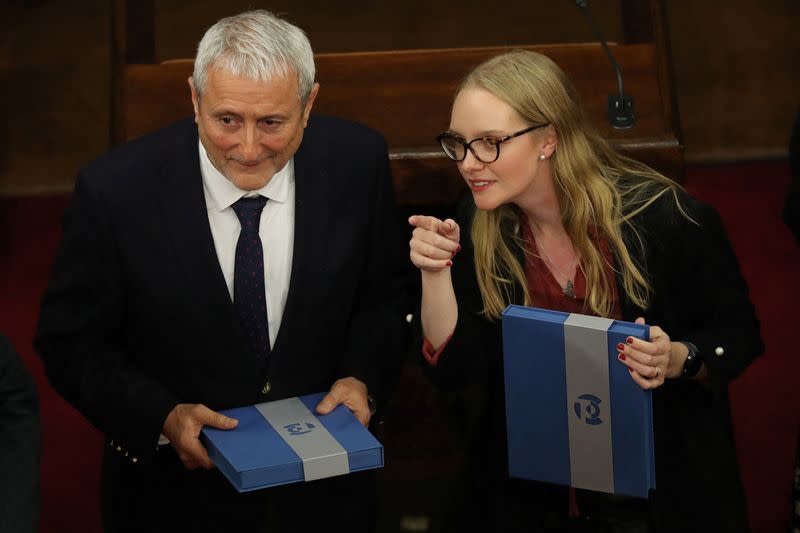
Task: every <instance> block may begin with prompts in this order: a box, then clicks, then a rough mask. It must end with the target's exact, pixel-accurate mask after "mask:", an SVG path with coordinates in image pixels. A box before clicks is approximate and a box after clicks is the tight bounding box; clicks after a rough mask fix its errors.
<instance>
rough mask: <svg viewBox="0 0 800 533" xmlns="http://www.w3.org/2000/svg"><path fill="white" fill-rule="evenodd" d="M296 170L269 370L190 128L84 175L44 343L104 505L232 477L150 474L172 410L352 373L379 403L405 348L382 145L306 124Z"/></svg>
mask: <svg viewBox="0 0 800 533" xmlns="http://www.w3.org/2000/svg"><path fill="white" fill-rule="evenodd" d="M294 171H295V182H296V205H295V235H294V255H293V260H292V271H291V281H290V286H289V293H288V297H287V302H286V307H285V310H284V314H283V319H282V324H281V327H280V331H279V334H278V336H277V339H276V341H275V343H274V346H273V348H272V354H271V356H270V357H269V360H268V362H265V361H264V360H262V359H259V358H257V357H256V356H255V355H253V354H252V353H250V352H249V349H248V345H247V342H246V340H245V336H244V331H243V329H242V328H241V326H240V324H239V322H238V319H237V316H236V314H235V311H234V307H233V304H232V302H231V299H230V296H229V293H228V289H227V286H226V284H225V280H224V278H223V275H222V271H221V269H220V266H219V262H218V259H217V256H216V252H215V248H214V242H213V240H212V235H211V231H210V227H209V221H208V216H207V212H206V205H205V200H204V195H203V183H202V178H201V174H200V165H199V155H198V135H197V128H196V126H195V124H194V122H193V121H191V120H186V121H183V122H180V123H178V124H176V125H174V126H171V127H168V128H166V129H163V130H160V131H158V132H156V133H153V134H151V135H148V136H145V137H143V138H141V139H138V140H136V141H133V142H131V143H128V144H126V145H123V146H122V147H120V148H118V149H116V150H114V151H112V152H111V153H110V154H108V155H106V156H104V157H102V158H101V159H99V160H97V161H95V162H94V163H92V164H90V165H88V166H87V167H85V168H84V169H82V171H81V172H80V174H79V176H78V179H77V183H76V187H75V194H74V197H73V199H72V202H71V204H70V206H69V207H68V209H67V211H66V213H65V215H64V219H63V237H62V242H61V245H60V247H59V250H58V253H57V256H56V260H55V265H54V268H53V275H52V279H51V282H50V286H49V288H48V290H47V292H46V294H45V296H44V299H43V302H42V310H41V317H40V321H39V328H38V332H37V336H36V340H35V345H36V347H37V349H38V351H39V352H40V354H41V356H42V358H43V359H44V362H45V366H46V371H47V375H48V377H49V379H50V381H51V382H52V384H53V386H54V387H55V388H56V389H57V390H58V391H59V392H60V393H61V394H62V395H63V396H64V397H65V398H66V399H67V400H68V401H69V402H71V403H72V404H73V405H75V406H76V407H77V408H78V409H79V410H80V411H81V412H82V413H83V414H84V415H85V416H86V417H87V418H88V419H89V420H90V421H91V422H92V423H93V424H94V425H95V426H96V427H98V428H99V429H100V430H101V431H102V432H103V433H105V436H106V440H107V444H108V452H107V454H106V455H107V457H106V463H105V472H106V476H105V480H104V483H105V488H104V494H105V498H106V500H107V501H113V500H114V499H115V498H122V499H125V498H130V497H131V496H130V495H129V494H128V493H124V494H125V495H118V494H117V493H116V492H115V487H119V485H120V484H122V483H124V484H127V485H129V486H137V483H138V484H140V485H143V486H142V487H140V488H141V489H142V490H152V488H153V487H149V485H150V484H155V483H158V482H159V481H157V478H153V479H149V478H148V479H145V480H142V479H137V478H136V476H142V475H144V474H142V473H143V472H147V469H148V468H149V469H150V470H158V471H159V472H163V471H167V470H170V469H173V470H174V476H173V478H174V479H173V480H172V482H174V483H183V482H184V481H185V480H186V479H190V480H191V481H190V482H188V484H187V485H186V486H185V491H188V492H189V493H192V494H194V493H195V492H201V491H199V489H198V490H195V489H197V488H198V487H206V486H211V485H214V484H216V485H219V483H220V482H223V481H224V480H223V479H222V476H221V475H220V474H219V473H218V472H216V471H214V472H211V473H208V472H202V473H198V472H192V473H190V474H187V473H185V472H184V471H183V470H182V467H180V468H179V467H177V466H176V467H174V468H173V467H172V466H166V467H165V466H163V465H160V466H158V467H157V468H156V467H153V466H152V464H151V466H149V467H148V466H147V465H148V463H154V464H160V463H161V462H163V461H164V457H165V455H166V454H169V453H170V450H169V449H168V448H169V447H166V448H164V447H161V451H159V452H158V453H156V449H157V447H156V442H157V439H158V436H159V433H160V432H161V430H162V425H163V423H164V421H165V419H166V417H167V415H168V413H169V412H170V411H171V410H172V409H173V407H175V405H176V404H178V403H202V404H205V405H206V406H208V407H209V408H211V409H214V410H220V409H226V408H230V407H235V406H243V405H248V404H254V403H257V402H262V401H267V400H277V399H281V398H286V397H290V396H294V395H300V394H307V393H312V392H319V391H327V390H328V389H329V388H330V386H331V384H332V383H333V382H334V381H335V380H336V379H338V378H341V377H346V376H354V377H356V378H358V379H359V380H361V381H363V382H364V383H365V384H366V385H367V387H368V388H369V390H370V392H371V393H373V394H376V395H378V397H379V398H380V395H381V392H382V387H383V385H384V383H385V380H386V379H387V372H388V371H389V370H390V369H391V368H392V367H393V366H394V365H396V362H397V361H398V360H399V358H400V356H401V355H402V354H404V353H406V349H407V344H406V343H407V335H408V325H407V324H406V321H405V317H406V315H407V313H408V311H409V309H408V303H407V301H406V298H407V294H406V292H405V282H406V273H407V272H408V270H407V267H406V264H407V251H406V245H405V242H404V239H402V238H401V235H400V227H401V226H400V222H401V221H400V220H399V218H398V216H397V214H396V210H395V204H394V199H393V190H392V182H391V178H390V173H389V168H388V157H387V148H386V144H385V141H384V140H383V139H382V137H381V136H380V135H379V134H377V133H376V132H374V131H372V130H369V129H367V128H365V127H363V126H359V125H357V124H353V123H350V122H347V121H344V120H339V119H334V118H329V117H320V116H313V115H312V117H311V119H310V121H309V124H308V127H307V128H306V130H305V135H304V138H303V141H302V143H301V146H300V148H299V150H298V152H297V153H296V154H295V157H294ZM264 247H265V254H268V253H270V252H269V243H268V242H266V243H264ZM267 379H268V380H269V381H270V383H271V392H269V394H267V395H265V394H262V388H263V385H264V383H265V382H266V380H267ZM173 462H176V461H173ZM143 464H144V465H145V466H144V467H142V466H141V465H143ZM137 467H139V468H137ZM150 475H151V474H150V473H148V474H147V476H150ZM159 475H161V474H159ZM187 475H188V476H189V478H186V476H187ZM346 477H351V476H346ZM120 479H124V480H125V481H124V482H120V481H117V480H120ZM176 480H180V481H176ZM181 486H183V485H181ZM145 487H147V488H145ZM214 490H216V491H218V492H220V493H222V494H224V495H223V496H220V498H227V497H229V496H230V497H231V501H234V502H236V501H241V500H242V499H244V498H238V499H237V498H233V497H232V496H231V495H229V494H228V493H227V492H226V490H227V488H224V489H223V488H220V487H218V486H217V488H216V489H214ZM292 490H294V489H292ZM202 492H203V493H204V494H206V495H207V494H211V493H213V494H216V493H215V492H214V491H212V490H211V489H208V490H204V491H202ZM115 494H116V495H115ZM220 501H221V500H219V499H218V500H216V501H209V502H208V503H207V505H216V506H219V505H220ZM204 505H205V504H204ZM223 507H224V506H223ZM232 510H233V509H230V510H229V511H232ZM203 524H206V525H207V522H203Z"/></svg>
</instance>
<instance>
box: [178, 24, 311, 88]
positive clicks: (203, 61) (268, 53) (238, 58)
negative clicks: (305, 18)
mask: <svg viewBox="0 0 800 533" xmlns="http://www.w3.org/2000/svg"><path fill="white" fill-rule="evenodd" d="M212 67H213V68H219V69H222V70H225V71H227V72H229V73H231V74H234V75H236V76H244V77H246V78H249V79H253V80H262V81H268V80H271V79H273V78H276V77H284V78H288V77H289V76H290V75H292V74H296V75H297V85H298V95H299V96H300V101H301V102H303V103H305V101H306V98H308V95H309V93H310V92H311V87H312V86H313V85H314V74H315V72H314V52H313V51H312V50H311V43H309V42H308V38H307V37H306V34H305V33H303V30H301V29H300V28H298V27H297V26H295V25H294V24H291V23H289V22H287V21H285V20H283V19H280V18H278V17H277V16H275V15H274V14H272V13H270V12H269V11H265V10H257V11H247V12H245V13H240V14H239V15H234V16H232V17H226V18H224V19H221V20H220V21H219V22H217V23H216V24H214V25H213V26H211V27H210V28H209V29H208V31H206V33H205V35H203V38H202V39H201V40H200V44H198V45H197V57H196V58H195V60H194V73H193V74H192V78H193V80H194V87H195V90H196V91H197V94H198V95H202V94H203V92H204V91H205V89H206V83H207V79H208V71H209V69H210V68H212Z"/></svg>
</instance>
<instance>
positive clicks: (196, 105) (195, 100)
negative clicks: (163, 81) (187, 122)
mask: <svg viewBox="0 0 800 533" xmlns="http://www.w3.org/2000/svg"><path fill="white" fill-rule="evenodd" d="M186 81H187V82H189V89H190V90H191V91H192V106H193V107H194V121H195V123H197V121H198V120H200V95H199V94H197V89H195V87H194V79H192V77H191V76H189V78H187V80H186Z"/></svg>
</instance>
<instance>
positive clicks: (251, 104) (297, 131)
mask: <svg viewBox="0 0 800 533" xmlns="http://www.w3.org/2000/svg"><path fill="white" fill-rule="evenodd" d="M189 87H190V88H191V90H192V103H193V104H194V120H195V122H196V123H197V130H198V133H199V135H200V141H201V142H202V143H203V146H204V147H205V149H206V152H208V157H209V159H210V160H211V163H213V165H214V166H215V167H216V168H217V170H219V171H220V172H221V173H222V174H223V175H224V176H225V177H226V178H228V179H229V180H230V181H231V182H232V183H233V184H234V185H236V186H237V187H238V188H239V189H242V190H245V191H252V190H257V189H260V188H261V187H263V186H264V185H266V184H267V183H269V180H270V179H272V176H274V175H275V174H276V173H277V172H278V171H280V170H281V169H282V168H283V167H284V165H286V163H287V162H288V161H289V159H291V158H292V156H294V154H295V152H297V148H298V147H299V146H300V141H302V140H303V130H304V129H305V127H306V125H307V124H308V116H309V113H311V107H312V105H313V104H314V98H316V96H317V91H318V90H319V84H316V83H315V84H314V87H313V88H312V90H311V94H309V96H308V99H307V100H306V103H305V105H302V103H301V102H300V98H299V96H298V95H297V77H296V76H294V75H291V76H288V77H287V78H275V79H272V80H270V81H256V80H251V79H248V78H243V77H241V76H235V75H233V74H230V73H229V72H227V71H225V70H222V69H217V68H213V67H212V68H210V69H209V71H208V77H207V83H206V88H205V92H204V93H203V94H202V95H198V94H197V91H196V90H195V87H194V83H193V81H192V78H189Z"/></svg>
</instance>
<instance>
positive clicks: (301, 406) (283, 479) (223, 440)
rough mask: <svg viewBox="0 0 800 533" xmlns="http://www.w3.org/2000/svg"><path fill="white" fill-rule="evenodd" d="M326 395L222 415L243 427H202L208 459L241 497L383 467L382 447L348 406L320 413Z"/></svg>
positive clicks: (233, 411) (313, 395) (284, 401)
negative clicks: (318, 411) (228, 428)
mask: <svg viewBox="0 0 800 533" xmlns="http://www.w3.org/2000/svg"><path fill="white" fill-rule="evenodd" d="M324 396H325V394H324V393H317V394H309V395H307V396H299V397H295V398H287V399H285V400H277V401H273V402H265V403H261V404H257V405H253V406H249V407H239V408H235V409H228V410H225V411H221V412H222V413H223V414H225V415H226V416H229V417H232V418H235V419H237V420H238V421H239V425H238V426H237V427H236V428H235V429H232V430H220V429H215V428H209V427H206V428H203V443H204V444H205V446H206V448H207V450H208V455H209V457H210V458H211V460H212V461H214V464H216V465H217V468H219V469H220V470H221V471H222V473H223V474H225V477H227V478H228V480H229V481H230V482H231V483H232V484H233V486H234V487H236V489H237V490H238V491H239V492H246V491H251V490H255V489H260V488H264V487H272V486H275V485H283V484H286V483H294V482H298V481H311V480H314V479H321V478H325V477H331V476H337V475H342V474H347V473H350V472H357V471H359V470H367V469H370V468H380V467H382V466H383V446H382V445H381V443H380V442H378V440H377V439H376V438H375V437H374V436H373V435H372V434H371V433H370V432H369V431H368V430H367V428H365V427H364V426H363V425H362V424H361V423H360V422H359V421H358V419H357V418H356V417H355V415H353V413H351V412H350V410H349V409H347V407H345V406H344V405H339V406H338V407H336V409H334V410H333V411H331V412H330V413H329V414H327V415H318V414H316V411H315V409H316V406H317V404H318V403H319V402H320V401H321V400H322V398H323V397H324Z"/></svg>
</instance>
